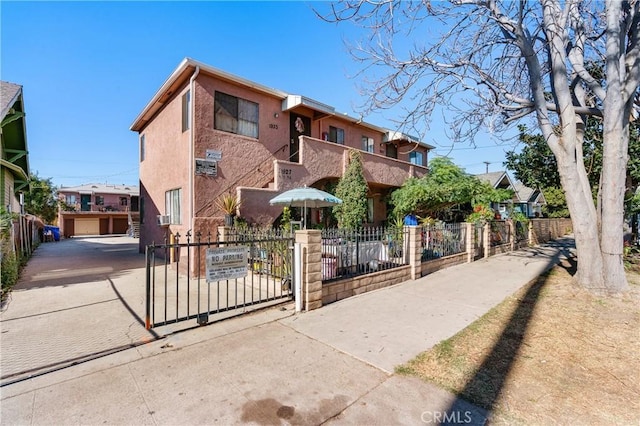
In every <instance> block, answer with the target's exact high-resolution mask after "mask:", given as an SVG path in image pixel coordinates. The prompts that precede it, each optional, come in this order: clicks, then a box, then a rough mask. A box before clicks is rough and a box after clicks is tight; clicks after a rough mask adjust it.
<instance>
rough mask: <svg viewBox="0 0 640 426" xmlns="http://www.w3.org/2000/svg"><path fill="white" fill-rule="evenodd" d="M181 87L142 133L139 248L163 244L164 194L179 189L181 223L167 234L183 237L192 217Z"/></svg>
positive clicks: (164, 233)
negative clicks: (160, 224)
mask: <svg viewBox="0 0 640 426" xmlns="http://www.w3.org/2000/svg"><path fill="white" fill-rule="evenodd" d="M187 90H188V87H187V85H184V86H183V87H182V88H181V89H180V90H178V91H176V93H175V94H174V95H173V97H172V98H170V100H169V101H168V102H167V103H166V104H165V106H164V107H163V108H162V109H161V110H160V111H159V113H158V114H157V115H156V117H155V118H154V119H153V120H151V121H150V122H149V124H148V125H147V126H146V127H145V128H144V129H143V130H142V132H141V135H144V137H145V145H146V147H145V158H144V161H141V162H140V197H141V202H142V203H144V217H143V218H142V223H141V224H140V246H141V248H144V246H145V245H147V244H151V242H152V241H156V242H162V241H163V239H164V238H165V236H166V229H165V228H161V227H159V226H158V224H157V216H158V215H164V214H166V212H165V193H166V191H168V190H173V189H181V195H182V203H181V216H182V223H181V224H179V225H171V227H170V229H169V232H171V233H174V234H175V233H177V232H179V233H180V234H181V235H185V233H186V231H187V230H188V229H189V217H190V215H191V211H190V208H189V207H190V206H189V202H188V194H189V167H190V162H189V132H188V131H186V132H183V131H182V95H183V94H184V93H185V92H186V91H187Z"/></svg>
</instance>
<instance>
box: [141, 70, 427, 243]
mask: <svg viewBox="0 0 640 426" xmlns="http://www.w3.org/2000/svg"><path fill="white" fill-rule="evenodd" d="M131 130H133V131H136V132H138V134H139V140H140V204H141V215H142V217H141V228H140V246H141V248H143V247H144V246H145V245H147V244H150V243H151V242H153V241H155V242H162V241H163V240H164V239H165V238H167V237H169V236H170V235H174V234H176V233H180V235H182V236H184V235H185V234H186V233H187V231H189V230H191V231H192V233H193V234H195V233H196V232H198V231H199V232H202V233H203V235H205V236H206V235H207V234H208V233H209V232H211V234H212V238H213V239H215V229H216V227H217V226H218V225H221V224H222V223H223V221H224V212H222V211H221V210H220V209H219V208H218V207H217V205H216V202H215V201H216V199H218V197H220V196H221V195H223V194H229V193H230V194H235V195H236V196H237V197H238V199H239V200H240V201H241V206H240V208H239V211H238V212H237V213H238V214H239V215H240V216H241V217H243V218H244V219H246V220H247V222H249V223H260V224H270V223H272V222H273V221H274V220H275V219H276V218H277V217H278V216H279V215H280V214H281V213H282V207H281V206H270V205H269V200H270V199H271V198H273V197H275V196H276V195H278V194H279V193H281V192H283V191H285V190H287V189H291V188H295V187H298V186H303V185H307V186H313V187H317V188H320V189H324V187H325V185H326V184H327V183H329V182H337V181H338V179H339V178H340V177H341V176H342V174H343V173H344V170H345V168H346V166H347V164H348V158H349V156H348V153H349V150H350V149H357V150H360V151H361V156H362V160H363V166H364V172H365V178H366V179H367V181H368V183H369V195H368V197H370V198H371V199H372V201H370V202H369V205H370V206H371V207H372V216H373V217H372V221H371V222H370V224H371V225H381V224H382V223H383V222H384V221H385V220H386V219H387V211H386V210H387V209H386V201H385V198H386V196H387V195H388V194H389V192H390V191H391V190H393V189H395V188H397V187H399V186H401V185H402V183H403V182H404V181H405V180H406V179H407V178H409V177H411V176H415V177H420V176H423V175H424V174H426V173H427V167H426V164H427V154H428V151H429V149H431V148H433V147H431V146H429V145H427V144H425V143H422V142H419V141H416V140H415V139H413V138H410V137H408V136H407V135H404V134H401V133H398V132H392V131H389V130H387V129H383V128H380V127H377V126H374V125H371V124H367V123H365V122H362V121H361V120H359V119H356V118H353V117H349V116H347V115H344V114H340V113H337V112H335V111H334V109H333V108H332V107H330V106H328V105H325V104H322V103H320V102H317V101H314V100H312V99H308V98H305V97H304V96H299V95H291V94H288V93H285V92H282V91H279V90H275V89H271V88H268V87H265V86H262V85H260V84H257V83H255V82H251V81H249V80H245V79H243V78H240V77H238V76H234V75H231V74H228V73H226V72H224V71H221V70H218V69H215V68H212V67H210V66H208V65H205V64H202V63H199V62H197V61H194V60H192V59H188V58H187V59H185V60H183V61H182V63H181V64H180V65H179V66H178V68H177V69H176V70H175V71H174V72H173V73H172V74H171V76H170V77H169V78H168V79H167V81H166V82H165V83H164V84H163V85H162V87H161V88H160V89H159V91H158V92H157V93H156V95H155V96H154V97H153V99H152V100H151V101H150V102H149V104H147V106H146V107H145V108H144V110H143V111H142V112H141V113H140V115H139V116H138V117H137V118H136V120H135V121H134V123H133V124H132V126H131ZM394 157H395V158H394ZM317 215H318V212H314V213H313V214H312V216H311V218H310V219H311V222H310V223H314V222H316V221H317V220H318V217H317Z"/></svg>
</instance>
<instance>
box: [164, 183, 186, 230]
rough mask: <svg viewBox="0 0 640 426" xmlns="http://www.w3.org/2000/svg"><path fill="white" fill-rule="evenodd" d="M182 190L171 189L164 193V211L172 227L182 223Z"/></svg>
mask: <svg viewBox="0 0 640 426" xmlns="http://www.w3.org/2000/svg"><path fill="white" fill-rule="evenodd" d="M181 194H182V190H181V189H172V190H171V191H167V192H165V193H164V203H165V204H164V211H165V214H166V215H168V216H169V221H170V222H171V224H172V225H179V224H181V223H182V218H181V216H180V198H181Z"/></svg>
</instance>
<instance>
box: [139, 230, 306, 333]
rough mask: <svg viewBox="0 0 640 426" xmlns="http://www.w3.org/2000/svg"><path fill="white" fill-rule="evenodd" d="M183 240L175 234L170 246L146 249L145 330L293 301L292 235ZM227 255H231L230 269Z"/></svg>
mask: <svg viewBox="0 0 640 426" xmlns="http://www.w3.org/2000/svg"><path fill="white" fill-rule="evenodd" d="M218 239H220V236H219V238H218ZM185 240H186V241H185V242H181V236H180V234H176V235H175V236H174V242H172V243H167V242H165V243H164V244H154V245H148V246H147V247H146V327H147V329H150V328H154V327H160V326H164V325H169V324H173V323H178V322H182V321H187V320H192V319H195V320H196V321H197V323H198V324H206V323H208V322H209V321H210V320H211V319H210V317H211V316H214V315H216V314H221V313H225V314H227V315H229V314H232V315H239V314H241V313H243V312H246V311H248V309H247V308H248V307H256V308H257V307H260V305H264V306H270V305H271V304H273V303H278V302H282V301H286V300H291V299H293V289H292V285H291V282H292V280H291V277H292V276H293V271H292V269H293V242H294V239H293V236H292V235H291V234H283V233H281V232H276V231H261V232H258V231H255V230H248V231H245V230H236V231H232V232H231V233H230V234H228V235H226V236H225V241H211V240H212V238H211V235H210V234H209V235H207V236H205V237H203V236H202V235H201V234H196V236H195V239H193V240H192V235H191V234H190V233H187V235H186V238H185ZM225 250H227V251H229V252H232V251H233V252H234V254H233V256H228V257H229V259H231V260H230V261H229V262H230V263H225V262H226V259H225ZM216 255H218V260H220V262H219V264H218V266H216V269H215V270H214V271H213V272H215V274H214V273H212V269H213V268H211V264H212V262H218V260H215V261H214V260H212V259H213V258H214V257H215V256H216ZM234 256H235V257H234ZM236 259H237V260H236ZM225 268H226V269H225ZM207 274H209V275H207ZM216 274H217V275H216ZM219 277H223V279H215V278H219ZM224 277H231V278H224ZM231 311H233V312H231Z"/></svg>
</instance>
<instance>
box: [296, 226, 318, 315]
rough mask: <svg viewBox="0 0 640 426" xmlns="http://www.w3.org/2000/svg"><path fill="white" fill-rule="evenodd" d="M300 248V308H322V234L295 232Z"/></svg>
mask: <svg viewBox="0 0 640 426" xmlns="http://www.w3.org/2000/svg"><path fill="white" fill-rule="evenodd" d="M296 243H300V244H301V248H302V306H303V308H304V310H305V311H311V310H313V309H318V308H320V307H322V234H321V233H320V231H318V230H315V229H304V230H302V231H296Z"/></svg>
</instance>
